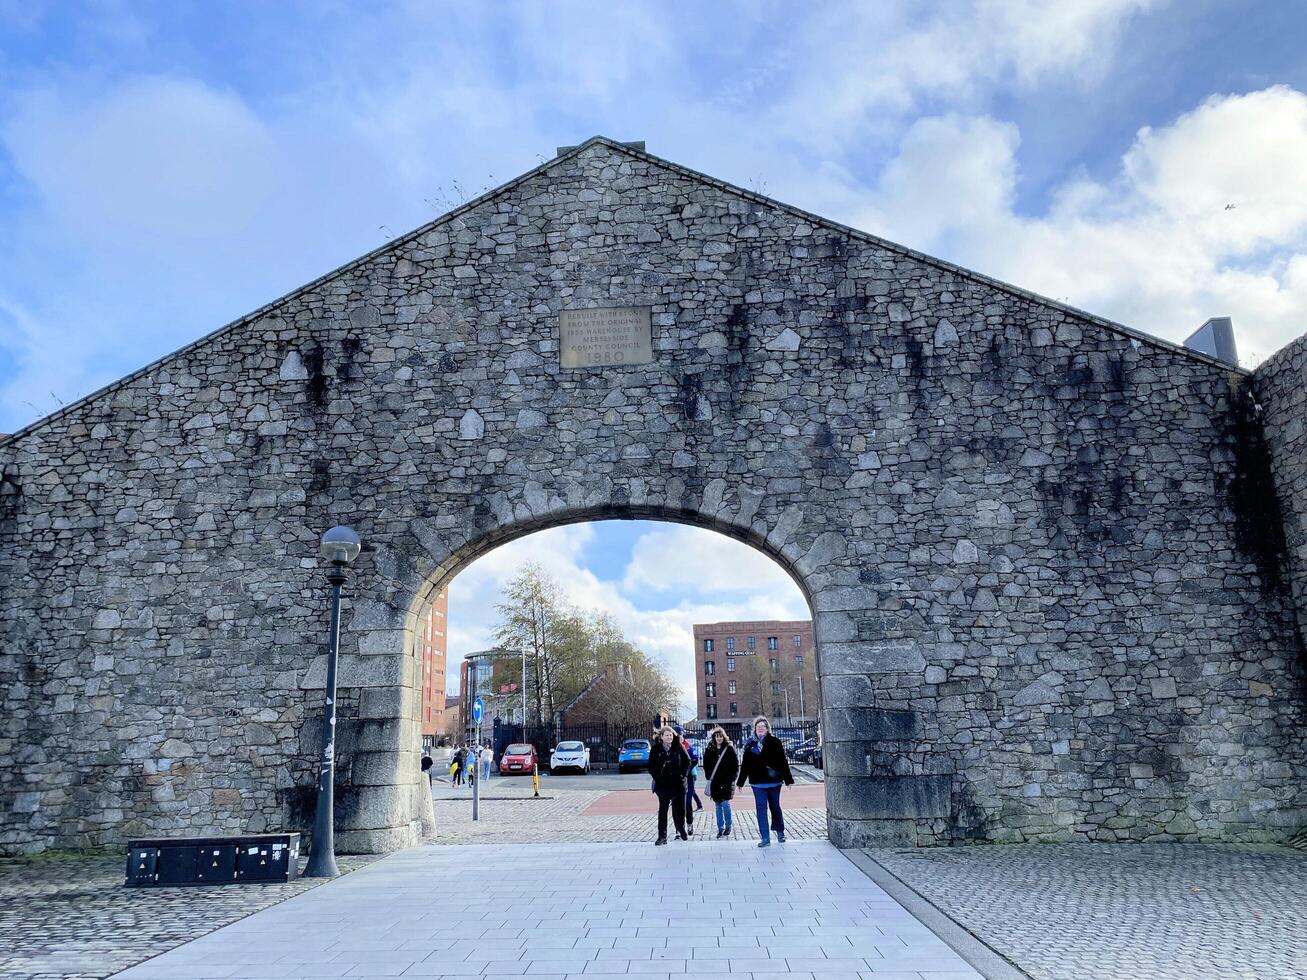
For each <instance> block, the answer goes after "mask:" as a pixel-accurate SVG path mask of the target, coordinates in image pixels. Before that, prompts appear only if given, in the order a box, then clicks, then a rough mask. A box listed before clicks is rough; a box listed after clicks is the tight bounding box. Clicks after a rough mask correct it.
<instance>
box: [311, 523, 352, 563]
mask: <svg viewBox="0 0 1307 980" xmlns="http://www.w3.org/2000/svg"><path fill="white" fill-rule="evenodd" d="M361 547H362V545H361V543H360V542H359V536H358V535H357V534H356V533H355V532H354V529H353V528H349V527H333V528H332V529H331V530H329V531H327V532H326V533H325V534H323V535H322V546H321V547H320V549H319V553H320V554H321V555H322V557H323V558H325V559H326V560H327V561H329V562H332V563H334V564H337V565H348V564H349V563H350V562H352V561H353V560H354V559H355V558H357V557H358V556H359V550H360V548H361Z"/></svg>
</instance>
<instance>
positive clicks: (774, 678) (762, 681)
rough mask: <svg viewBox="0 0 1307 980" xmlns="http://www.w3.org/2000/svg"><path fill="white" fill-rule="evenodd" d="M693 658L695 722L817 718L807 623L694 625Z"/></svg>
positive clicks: (813, 663)
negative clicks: (696, 717)
mask: <svg viewBox="0 0 1307 980" xmlns="http://www.w3.org/2000/svg"><path fill="white" fill-rule="evenodd" d="M694 658H695V659H694V662H695V690H696V692H697V705H696V708H697V716H698V718H699V720H700V721H732V720H735V721H740V720H744V721H747V720H749V719H752V718H753V717H755V716H756V715H759V714H765V715H767V716H768V717H770V718H771V719H772V722H773V724H777V725H780V724H787V723H793V724H804V723H807V722H810V721H816V720H817V710H818V703H817V699H818V689H817V665H816V661H815V656H814V646H813V636H812V621H811V620H807V619H802V620H778V619H769V620H755V621H753V622H739V623H696V624H695V626H694Z"/></svg>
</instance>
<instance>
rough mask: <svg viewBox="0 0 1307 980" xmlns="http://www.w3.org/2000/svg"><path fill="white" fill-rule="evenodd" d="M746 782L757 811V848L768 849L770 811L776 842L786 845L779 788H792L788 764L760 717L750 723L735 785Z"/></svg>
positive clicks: (777, 742)
mask: <svg viewBox="0 0 1307 980" xmlns="http://www.w3.org/2000/svg"><path fill="white" fill-rule="evenodd" d="M746 781H747V782H748V783H749V785H750V786H752V787H753V805H754V806H755V807H757V809H758V836H759V837H760V838H761V839H760V840H759V841H758V846H759V847H770V846H771V834H770V832H769V831H768V829H767V811H768V810H770V811H771V829H772V830H774V831H776V839H777V840H778V841H780V842H781V843H782V844H784V843H785V815H784V814H783V813H782V812H781V786H782V785H785V786H793V785H794V776H792V775H791V774H790V762H789V760H788V759H786V758H785V745H784V744H783V743H782V742H781V740H780V739H779V738H777V737H776V736H775V735H773V734H772V733H771V724H770V723H769V722H768V721H767V719H766V718H763V717H761V716H759V717H757V718H755V719H754V720H753V734H752V735H751V736H749V740H748V741H747V742H745V743H744V753H743V757H742V758H741V760H740V775H739V777H738V778H737V779H736V781H735V784H736V785H737V786H743V785H744V784H745V782H746Z"/></svg>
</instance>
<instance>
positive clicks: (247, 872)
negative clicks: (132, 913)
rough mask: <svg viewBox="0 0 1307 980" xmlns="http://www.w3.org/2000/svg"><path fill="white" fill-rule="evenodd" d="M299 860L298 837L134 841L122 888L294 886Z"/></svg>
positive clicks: (267, 835) (129, 852) (183, 838)
mask: <svg viewBox="0 0 1307 980" xmlns="http://www.w3.org/2000/svg"><path fill="white" fill-rule="evenodd" d="M299 856H300V835H299V834H251V835H249V836H245V837H181V838H173V839H168V838H160V839H157V840H134V841H128V844H127V881H126V884H127V885H129V886H133V887H138V888H140V887H155V888H158V887H162V886H166V885H228V884H232V883H235V882H244V881H250V882H262V883H267V882H272V881H293V880H295V879H296V878H298V877H299Z"/></svg>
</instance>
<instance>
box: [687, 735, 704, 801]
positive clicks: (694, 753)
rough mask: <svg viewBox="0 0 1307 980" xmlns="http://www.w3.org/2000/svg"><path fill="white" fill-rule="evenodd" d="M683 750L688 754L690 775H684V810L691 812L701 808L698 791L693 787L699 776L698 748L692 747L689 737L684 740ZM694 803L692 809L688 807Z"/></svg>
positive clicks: (692, 743)
mask: <svg viewBox="0 0 1307 980" xmlns="http://www.w3.org/2000/svg"><path fill="white" fill-rule="evenodd" d="M685 751H686V754H688V755H689V756H690V762H691V766H690V775H689V776H688V777H686V788H685V812H686V814H687V815H688V814H693V813H694V810H702V809H703V800H701V799H699V793H698V791H697V790H695V788H694V784H695V781H696V780H697V779H698V778H699V750H698V749H697V748H695V747H694V742H693V741H692V740H690V739H686V740H685ZM692 802H693V803H694V810H692V809H690V804H691V803H692Z"/></svg>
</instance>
